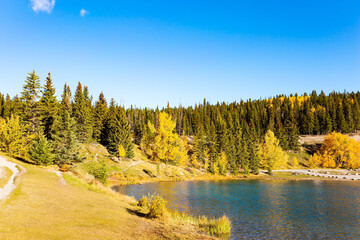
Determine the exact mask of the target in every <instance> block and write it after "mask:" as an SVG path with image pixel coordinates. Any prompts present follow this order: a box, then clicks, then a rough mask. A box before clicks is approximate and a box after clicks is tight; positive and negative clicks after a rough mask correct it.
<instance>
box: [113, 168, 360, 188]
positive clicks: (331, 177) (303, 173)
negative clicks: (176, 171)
mask: <svg viewBox="0 0 360 240" xmlns="http://www.w3.org/2000/svg"><path fill="white" fill-rule="evenodd" d="M309 170H310V171H315V172H309ZM316 171H347V170H344V169H301V170H295V169H287V170H273V173H274V174H276V173H280V175H274V176H270V175H267V174H266V173H264V171H261V173H260V174H259V175H253V174H250V175H249V176H247V177H244V176H243V175H237V176H233V175H231V176H221V175H214V176H211V175H206V176H203V177H193V178H149V179H132V180H123V179H122V180H120V179H119V180H117V179H114V178H112V179H109V187H110V188H112V187H113V186H125V185H138V184H139V185H142V184H147V183H160V182H180V181H181V182H182V181H184V182H189V181H218V180H268V181H274V180H283V181H290V180H295V181H314V180H322V181H358V180H360V175H346V174H344V175H336V174H324V173H317V172H316ZM286 174H288V175H286Z"/></svg>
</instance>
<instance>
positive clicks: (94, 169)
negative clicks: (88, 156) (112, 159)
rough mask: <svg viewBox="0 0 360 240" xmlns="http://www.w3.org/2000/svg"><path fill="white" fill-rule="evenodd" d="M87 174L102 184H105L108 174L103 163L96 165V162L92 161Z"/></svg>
mask: <svg viewBox="0 0 360 240" xmlns="http://www.w3.org/2000/svg"><path fill="white" fill-rule="evenodd" d="M88 172H89V173H90V174H91V175H93V176H94V177H95V178H96V179H97V180H98V181H99V182H101V183H102V184H107V182H108V177H109V173H108V171H107V167H106V164H105V163H104V162H103V163H98V162H95V161H93V162H92V163H91V164H90V167H89V171H88Z"/></svg>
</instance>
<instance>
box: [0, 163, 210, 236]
mask: <svg viewBox="0 0 360 240" xmlns="http://www.w3.org/2000/svg"><path fill="white" fill-rule="evenodd" d="M7 159H8V160H10V161H11V162H12V163H14V164H17V165H20V166H22V167H24V168H25V169H26V170H27V172H26V173H24V174H22V175H21V176H20V177H18V178H17V179H16V184H17V187H16V189H15V190H14V191H13V192H12V193H11V194H10V195H9V198H8V199H6V200H4V201H2V202H0V211H1V218H0V239H215V238H213V237H210V236H207V235H205V234H203V233H201V232H200V231H199V230H198V229H196V228H195V227H192V226H190V225H178V224H176V223H172V222H163V221H158V220H152V219H148V218H144V217H143V216H139V215H137V214H134V211H133V209H134V208H136V206H135V205H136V201H135V199H134V198H131V197H128V196H124V195H121V194H117V193H114V192H113V191H111V190H106V189H101V188H98V187H97V186H96V185H89V184H87V183H86V182H84V181H82V180H80V179H78V178H76V177H75V176H74V175H72V174H71V173H62V176H63V178H64V179H65V182H66V184H61V183H60V181H59V177H58V175H57V173H54V172H51V171H48V169H45V168H41V167H38V166H33V165H30V164H26V163H23V162H20V161H17V160H15V159H11V158H8V157H7ZM89 232H91V234H89Z"/></svg>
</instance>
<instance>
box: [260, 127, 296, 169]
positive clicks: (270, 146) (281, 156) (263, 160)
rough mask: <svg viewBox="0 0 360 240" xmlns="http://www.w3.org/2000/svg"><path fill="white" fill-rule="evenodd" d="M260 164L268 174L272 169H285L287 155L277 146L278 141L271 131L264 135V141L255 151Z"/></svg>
mask: <svg viewBox="0 0 360 240" xmlns="http://www.w3.org/2000/svg"><path fill="white" fill-rule="evenodd" d="M257 154H258V157H259V159H260V164H261V166H262V167H263V168H267V169H268V171H269V173H271V171H272V170H273V169H285V168H286V167H287V162H288V158H289V157H288V155H287V154H286V153H285V152H284V151H283V150H282V149H281V147H280V146H279V140H278V139H277V138H276V137H275V135H274V133H273V132H272V131H271V130H268V131H267V132H266V135H265V141H264V142H263V143H261V144H260V145H259V147H258V151H257Z"/></svg>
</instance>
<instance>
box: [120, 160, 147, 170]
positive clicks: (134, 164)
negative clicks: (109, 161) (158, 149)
mask: <svg viewBox="0 0 360 240" xmlns="http://www.w3.org/2000/svg"><path fill="white" fill-rule="evenodd" d="M142 162H144V161H141V160H140V161H138V162H134V163H132V164H130V165H129V166H128V167H127V168H125V169H124V170H122V172H125V171H126V170H128V169H129V168H131V167H133V166H136V165H138V164H139V163H142Z"/></svg>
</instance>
